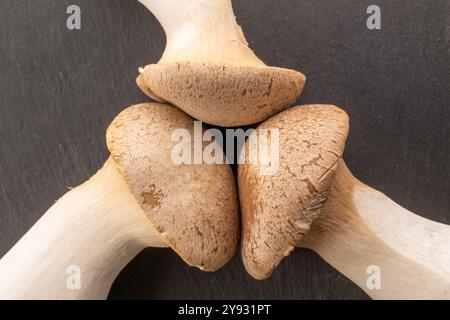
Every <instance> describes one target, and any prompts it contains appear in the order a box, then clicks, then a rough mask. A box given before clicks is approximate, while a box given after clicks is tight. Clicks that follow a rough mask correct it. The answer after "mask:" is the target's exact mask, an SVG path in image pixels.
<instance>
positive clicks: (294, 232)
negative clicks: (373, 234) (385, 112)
mask: <svg viewBox="0 0 450 320" xmlns="http://www.w3.org/2000/svg"><path fill="white" fill-rule="evenodd" d="M269 128H270V129H275V128H278V129H279V134H280V139H279V150H280V159H279V169H278V171H277V172H276V173H275V174H274V175H272V176H263V175H261V174H260V166H259V165H257V164H255V165H252V164H244V165H240V166H239V194H240V200H241V211H242V223H243V231H242V233H243V235H242V236H243V243H242V257H243V261H244V265H245V267H246V269H247V271H248V272H249V273H250V274H251V275H252V276H253V277H254V278H256V279H261V280H262V279H267V278H268V277H270V275H271V274H272V272H273V271H274V270H275V268H276V267H277V266H278V265H279V263H280V262H281V260H282V259H283V258H284V257H287V256H288V255H289V254H290V253H291V252H292V250H294V248H295V247H297V246H298V245H299V244H300V242H301V241H302V239H303V237H304V236H305V235H306V234H307V233H308V231H309V229H310V226H311V223H312V222H313V220H314V219H315V218H316V217H317V216H318V215H319V213H320V209H321V208H322V207H323V205H324V203H325V201H326V200H327V198H328V196H329V193H330V190H331V187H332V184H333V181H334V178H335V174H336V170H337V168H338V164H339V161H340V160H341V158H342V155H343V152H344V148H345V141H346V139H347V135H348V131H349V119H348V116H347V114H346V113H345V112H344V111H343V110H341V109H339V108H337V107H334V106H325V105H310V106H300V107H295V108H292V109H289V110H287V111H285V112H283V113H281V114H278V115H277V116H275V117H273V118H271V119H269V120H268V121H266V122H265V123H263V124H262V125H261V126H260V127H259V128H258V129H269ZM247 144H248V142H247ZM246 147H247V148H248V145H247V146H246Z"/></svg>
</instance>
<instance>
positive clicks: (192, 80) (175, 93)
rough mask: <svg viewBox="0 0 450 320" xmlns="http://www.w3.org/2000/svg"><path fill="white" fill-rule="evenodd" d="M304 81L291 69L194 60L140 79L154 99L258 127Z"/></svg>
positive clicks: (150, 70) (151, 69)
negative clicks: (197, 61) (195, 61)
mask: <svg viewBox="0 0 450 320" xmlns="http://www.w3.org/2000/svg"><path fill="white" fill-rule="evenodd" d="M305 82H306V78H305V76H304V75H303V74H301V73H300V72H297V71H294V70H289V69H282V68H276V67H256V66H232V65H218V64H212V63H193V62H179V63H168V64H153V65H148V66H147V67H145V68H144V70H143V72H142V74H141V75H140V76H139V78H138V79H137V83H138V85H139V87H140V88H141V89H142V90H143V91H144V92H145V93H146V94H147V95H149V96H150V97H152V98H154V99H157V100H160V101H167V102H169V103H171V104H174V105H176V106H177V107H178V108H180V109H181V110H183V111H184V112H186V113H187V114H189V115H190V116H191V117H193V118H195V119H199V120H202V121H204V122H206V123H209V124H213V125H217V126H224V127H235V126H243V125H250V124H254V123H258V122H261V121H264V120H266V119H268V118H269V117H271V116H273V115H274V114H277V113H279V112H281V111H283V110H285V109H286V108H288V107H289V106H290V105H291V104H292V103H294V102H295V100H296V99H297V98H298V97H299V96H300V94H301V92H302V91H303V87H304V85H305Z"/></svg>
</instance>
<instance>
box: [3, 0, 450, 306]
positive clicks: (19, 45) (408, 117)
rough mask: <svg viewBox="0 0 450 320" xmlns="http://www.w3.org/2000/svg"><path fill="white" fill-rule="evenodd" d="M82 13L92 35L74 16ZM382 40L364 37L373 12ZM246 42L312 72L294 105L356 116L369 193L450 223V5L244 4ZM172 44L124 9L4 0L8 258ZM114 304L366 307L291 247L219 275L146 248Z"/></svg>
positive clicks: (362, 0) (101, 153)
mask: <svg viewBox="0 0 450 320" xmlns="http://www.w3.org/2000/svg"><path fill="white" fill-rule="evenodd" d="M73 3H75V4H78V5H79V6H80V7H81V9H82V30H81V31H69V30H67V28H66V17H67V15H66V13H65V12H66V8H67V6H68V5H69V4H73ZM374 3H375V4H378V5H380V6H381V8H382V12H383V16H382V18H383V19H382V30H381V31H369V30H368V29H367V28H366V19H367V14H366V9H367V7H368V5H370V4H374ZM234 5H235V9H236V13H237V15H238V18H239V21H240V23H241V24H242V25H243V27H244V29H245V30H246V34H247V37H248V40H249V42H250V43H251V46H252V47H253V48H254V50H255V51H256V53H257V54H258V55H259V56H260V57H261V58H262V59H263V60H265V61H266V62H267V63H268V64H270V65H277V66H284V67H289V68H294V69H298V70H301V71H303V72H304V73H305V74H306V75H307V76H308V79H309V82H308V85H307V88H306V90H305V93H304V95H303V96H302V97H301V98H300V100H299V103H302V104H305V103H333V104H336V105H339V106H341V107H343V108H345V110H347V111H348V113H349V114H350V116H351V119H352V131H351V135H350V138H349V141H348V148H347V153H346V160H347V162H348V164H349V166H350V168H351V169H352V171H353V172H354V173H355V174H356V175H357V176H358V177H359V178H360V179H361V180H362V181H364V182H366V183H368V184H369V185H371V186H373V187H376V188H377V189H379V190H381V191H383V192H385V193H386V194H388V195H390V196H391V197H392V198H393V199H394V200H395V201H397V202H398V203H400V204H401V205H403V206H405V207H407V208H409V209H411V210H412V211H414V212H417V213H420V214H421V215H423V216H424V217H427V218H430V219H434V220H438V221H440V222H444V223H450V211H449V208H450V197H449V194H450V143H449V138H450V127H449V121H450V108H449V107H450V90H449V89H450V86H449V84H450V81H449V80H450V79H449V77H450V70H449V69H450V67H449V61H450V53H449V52H450V45H449V38H450V22H449V21H450V20H449V19H450V18H449V17H450V1H448V0H433V1H424V0H402V1H400V0H398V1H381V0H377V1H366V0H339V1H331V0H301V1H300V0H278V1H272V0H264V1H261V0H258V1H255V0H241V1H235V4H234ZM164 43H165V37H164V34H163V32H162V29H161V27H160V26H159V25H158V23H157V21H156V20H155V19H154V18H153V17H152V15H151V14H150V13H148V12H147V11H146V10H144V9H143V8H141V7H140V5H138V3H137V2H135V1H129V0H94V1H93V0H76V1H66V0H64V1H62V0H58V1H55V0H20V1H17V0H0V110H1V115H0V137H1V139H0V155H1V156H0V255H3V254H4V253H6V252H7V251H8V250H9V249H10V248H11V247H12V246H13V244H14V243H15V242H16V241H17V240H19V238H20V237H21V236H22V235H23V234H24V233H25V232H26V231H27V230H28V229H29V228H30V227H31V226H32V225H33V224H34V223H35V222H36V221H37V220H38V219H39V217H40V216H41V215H42V214H43V213H44V212H45V211H46V209H47V208H48V207H49V206H51V205H52V203H53V202H54V201H55V200H56V199H58V198H59V197H60V196H61V195H63V194H64V193H65V192H66V191H67V188H68V187H71V186H76V185H78V184H80V183H82V182H83V181H84V180H86V179H87V178H89V177H90V176H91V175H92V174H93V173H94V172H95V171H96V170H97V169H98V168H99V167H100V166H101V164H102V163H103V162H104V161H105V159H106V158H107V156H108V154H107V150H106V147H105V140H104V131H105V128H106V127H107V125H108V124H109V123H110V121H111V120H112V119H113V117H114V116H115V115H116V114H117V113H118V112H120V111H121V110H122V109H123V108H124V107H126V106H128V105H130V104H133V103H139V102H142V101H146V100H147V98H146V97H145V96H144V95H143V94H142V93H140V91H139V90H138V89H137V88H136V87H135V85H134V80H135V76H136V70H137V67H138V66H143V65H145V64H147V63H151V62H156V61H157V60H158V58H159V56H160V54H161V52H162V50H163V47H164ZM111 298H113V299H130V298H161V299H166V298H169V299H172V298H181V299H183V298H188V299H191V298H194V299H197V298H199V299H208V298H218V299H221V298H225V299H228V298H237V299H261V298H264V299H265V298H269V299H284V298H286V299H307V298H308V299H311V298H314V299H365V298H367V297H366V295H365V294H364V293H363V292H362V291H361V290H360V289H359V288H357V287H356V286H355V285H353V284H352V283H351V282H350V281H348V280H347V279H346V278H345V277H343V276H341V275H339V274H338V273H337V272H336V271H334V270H333V269H332V268H331V267H330V266H328V265H327V264H326V263H324V262H323V261H322V260H321V259H320V258H319V257H318V256H317V255H315V254H314V253H312V252H309V251H306V250H297V251H296V252H295V253H294V254H293V256H291V257H290V258H289V259H287V260H285V261H284V262H283V264H282V265H281V267H280V268H279V269H278V271H277V272H276V273H275V274H274V276H273V278H272V279H271V280H269V281H266V282H256V281H253V280H252V279H251V278H250V277H249V276H248V275H246V273H245V272H244V270H243V267H242V264H241V262H240V260H239V259H237V258H236V259H235V260H234V261H233V262H232V263H230V264H229V265H228V266H227V267H226V268H225V269H223V270H221V271H219V272H217V273H215V274H204V273H201V272H200V271H197V270H194V269H190V268H188V267H187V266H185V265H184V264H183V263H182V262H181V260H180V259H179V258H178V257H177V256H176V255H175V254H173V253H171V252H169V251H168V250H166V251H164V250H155V249H148V250H146V251H145V252H143V253H142V254H141V255H140V256H139V257H137V258H136V259H135V260H134V261H133V262H132V263H131V264H130V265H129V266H128V267H127V268H126V269H125V270H124V271H123V273H122V274H121V275H120V277H119V278H118V279H117V281H116V283H115V285H114V287H113V290H112V292H111Z"/></svg>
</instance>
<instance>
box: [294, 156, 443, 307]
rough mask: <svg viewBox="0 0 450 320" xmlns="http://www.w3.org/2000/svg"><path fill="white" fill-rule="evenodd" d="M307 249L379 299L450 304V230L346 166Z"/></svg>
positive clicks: (342, 167)
mask: <svg viewBox="0 0 450 320" xmlns="http://www.w3.org/2000/svg"><path fill="white" fill-rule="evenodd" d="M301 246H302V247H305V248H309V249H312V250H313V251H315V252H317V253H318V254H319V255H320V256H321V257H322V258H324V259H325V260H326V261H327V262H328V263H330V264H331V265H332V266H333V267H334V268H336V269H337V270H338V271H340V272H341V273H343V274H344V275H345V276H347V277H348V278H349V279H350V280H352V281H353V282H355V283H356V284H357V285H358V286H359V287H361V289H363V290H364V291H365V292H366V293H367V294H368V295H369V296H371V297H372V298H375V299H450V226H447V225H444V224H440V223H436V222H433V221H430V220H427V219H424V218H422V217H419V216H417V215H415V214H413V213H411V212H409V211H407V210H406V209H404V208H402V207H400V206H399V205H397V204H396V203H394V202H393V201H392V200H390V199H389V198H388V197H386V196H385V195H384V194H382V193H380V192H378V191H376V190H374V189H372V188H370V187H368V186H366V185H364V184H363V183H361V182H360V181H358V180H357V179H356V178H354V177H353V175H352V174H351V172H350V171H349V170H348V168H347V167H346V165H345V163H344V162H341V164H340V167H339V169H338V173H337V177H336V180H335V183H334V187H333V189H332V191H331V195H330V197H329V199H328V201H327V203H326V205H325V207H324V208H323V209H322V212H321V215H320V217H318V218H317V219H316V220H315V221H314V223H313V225H312V227H311V230H310V232H309V233H308V235H307V236H306V237H305V238H304V240H303V242H302V243H301Z"/></svg>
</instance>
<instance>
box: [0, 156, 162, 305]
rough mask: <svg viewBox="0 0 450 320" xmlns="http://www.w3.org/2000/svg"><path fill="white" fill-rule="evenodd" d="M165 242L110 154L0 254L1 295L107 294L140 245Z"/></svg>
mask: <svg viewBox="0 0 450 320" xmlns="http://www.w3.org/2000/svg"><path fill="white" fill-rule="evenodd" d="M164 246H166V245H165V243H164V241H163V240H161V239H160V236H159V234H158V232H157V231H156V230H155V229H154V228H153V227H152V225H151V223H150V222H149V220H148V219H147V218H146V216H145V215H144V213H143V212H142V210H141V209H140V207H139V205H138V204H137V202H136V200H135V199H134V196H133V195H132V194H131V193H130V191H129V189H128V186H127V184H126V182H125V181H124V179H123V178H122V176H121V175H120V174H119V172H118V171H117V169H116V168H115V164H114V163H113V162H112V160H108V162H107V163H106V164H105V166H104V167H103V168H102V169H101V170H100V171H99V172H98V173H97V174H96V175H95V176H94V177H93V178H92V179H91V180H89V181H88V182H86V183H85V184H83V185H81V186H80V187H78V188H76V189H74V190H72V191H70V192H69V193H67V194H66V195H65V196H64V197H63V198H61V199H60V200H59V201H58V202H57V203H56V204H55V205H54V206H53V207H52V208H50V209H49V210H48V212H47V213H46V214H45V215H44V216H43V217H42V218H41V219H40V220H39V221H38V222H37V223H36V225H35V226H34V227H33V228H32V229H31V230H30V231H29V232H28V233H27V234H26V235H25V236H24V237H23V238H22V239H21V240H20V241H19V242H18V243H17V244H16V245H15V246H14V247H13V248H12V249H11V251H9V252H8V253H7V254H6V255H5V256H4V257H3V258H2V260H0V299H106V298H107V296H108V293H109V290H110V288H111V286H112V284H113V282H114V280H115V279H116V277H117V276H118V274H119V273H120V271H121V270H122V269H123V268H124V267H125V266H126V265H127V264H128V263H129V262H130V261H131V260H132V259H133V258H134V257H135V256H136V255H137V254H139V252H140V251H141V250H143V249H144V248H146V247H164ZM78 271H79V273H78ZM78 285H80V287H78Z"/></svg>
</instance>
